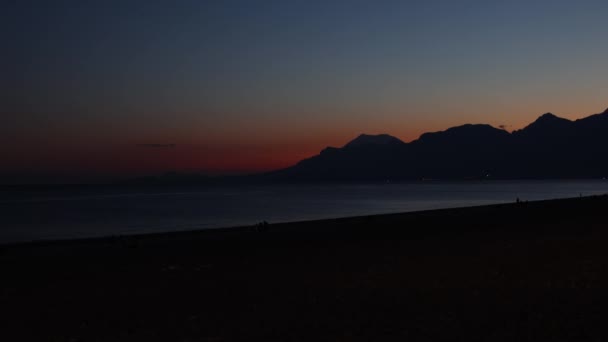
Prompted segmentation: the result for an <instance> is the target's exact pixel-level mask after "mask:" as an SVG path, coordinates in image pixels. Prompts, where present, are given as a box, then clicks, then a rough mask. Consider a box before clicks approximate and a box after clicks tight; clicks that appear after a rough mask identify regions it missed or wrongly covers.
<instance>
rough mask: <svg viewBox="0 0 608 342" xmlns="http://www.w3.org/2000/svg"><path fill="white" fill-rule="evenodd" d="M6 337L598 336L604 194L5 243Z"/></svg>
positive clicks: (601, 332) (605, 308)
mask: <svg viewBox="0 0 608 342" xmlns="http://www.w3.org/2000/svg"><path fill="white" fill-rule="evenodd" d="M0 267H1V272H2V276H1V277H0V339H1V340H3V341H234V340H266V341H268V340H275V341H293V340H300V341H309V340H317V341H351V340H375V341H378V340H413V341H539V340H551V341H601V340H607V339H608V325H606V324H605V323H606V322H608V197H606V196H601V197H590V198H574V199H567V200H554V201H540V202H530V203H519V204H516V203H513V204H502V205H494V206H484V207H474V208H463V209H448V210H435V211H427V212H419V213H407V214H393V215H379V216H366V217H357V218H345V219H336V220H323V221H311V222H300V223H289V224H270V225H269V226H267V227H240V228H233V229H225V230H217V231H200V232H184V233H167V234H154V235H142V236H130V237H112V238H104V239H90V240H79V241H64V242H41V243H31V244H16V245H5V246H1V247H0Z"/></svg>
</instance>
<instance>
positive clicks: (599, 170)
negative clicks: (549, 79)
mask: <svg viewBox="0 0 608 342" xmlns="http://www.w3.org/2000/svg"><path fill="white" fill-rule="evenodd" d="M607 150H608V109H607V110H605V111H604V112H602V113H600V114H595V115H591V116H589V117H586V118H583V119H578V120H574V121H572V120H568V119H564V118H560V117H558V116H556V115H554V114H552V113H547V114H544V115H542V116H540V117H539V118H538V119H537V120H536V121H534V122H533V123H531V124H530V125H528V126H526V127H525V128H523V129H520V130H516V131H513V132H512V133H509V132H507V131H505V130H503V129H498V128H495V127H492V126H490V125H483V124H475V125H473V124H466V125H462V126H458V127H452V128H449V129H447V130H444V131H439V132H430V133H424V134H422V135H421V136H420V137H419V138H418V139H416V140H414V141H412V142H409V143H405V142H403V141H401V140H399V139H397V138H395V137H392V136H390V135H388V134H380V135H367V134H362V135H360V136H358V137H357V138H355V139H354V140H352V141H351V142H349V143H347V144H345V145H344V146H343V147H341V148H336V147H327V148H325V149H324V150H323V151H321V153H320V154H319V155H316V156H313V157H311V158H308V159H305V160H302V161H300V162H299V163H297V164H296V165H294V166H292V167H289V168H286V169H283V170H278V171H275V172H270V173H267V174H265V175H263V177H264V178H266V179H269V180H286V181H352V180H383V181H384V180H419V179H514V178H533V179H539V178H598V177H599V178H603V177H606V176H608V158H606V157H604V153H605V151H607Z"/></svg>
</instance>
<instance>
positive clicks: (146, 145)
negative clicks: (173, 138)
mask: <svg viewBox="0 0 608 342" xmlns="http://www.w3.org/2000/svg"><path fill="white" fill-rule="evenodd" d="M137 146H138V147H149V148H174V147H175V146H176V145H175V144H137Z"/></svg>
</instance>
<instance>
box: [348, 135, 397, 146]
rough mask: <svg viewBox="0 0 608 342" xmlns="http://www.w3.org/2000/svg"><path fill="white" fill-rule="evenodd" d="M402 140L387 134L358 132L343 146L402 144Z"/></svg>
mask: <svg viewBox="0 0 608 342" xmlns="http://www.w3.org/2000/svg"><path fill="white" fill-rule="evenodd" d="M403 143H404V142H403V141H401V140H399V139H397V138H395V137H393V136H392V135H388V134H377V135H370V134H360V135H359V136H358V137H356V138H355V139H354V140H352V141H351V142H349V143H348V144H346V145H344V147H356V146H364V145H389V144H403Z"/></svg>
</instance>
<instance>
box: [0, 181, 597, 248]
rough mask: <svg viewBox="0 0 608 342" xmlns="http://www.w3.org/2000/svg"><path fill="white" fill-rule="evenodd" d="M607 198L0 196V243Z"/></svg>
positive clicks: (404, 192)
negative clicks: (501, 204) (546, 200)
mask: <svg viewBox="0 0 608 342" xmlns="http://www.w3.org/2000/svg"><path fill="white" fill-rule="evenodd" d="M605 193H608V182H607V181H491V182H422V183H396V184H395V183H391V184H368V183H366V184H339V185H332V184H319V185H310V184H307V185H271V186H269V185H266V186H243V187H238V188H237V187H223V188H218V187H213V188H201V187H184V186H180V187H174V188H163V189H162V191H161V190H159V189H158V188H149V189H141V188H140V189H138V190H125V189H122V190H120V189H111V190H99V189H97V190H91V189H89V190H83V189H80V190H74V189H73V190H69V191H49V192H44V193H36V194H23V193H22V194H15V193H12V194H7V193H5V194H2V195H0V214H1V216H0V227H1V228H0V242H10V241H24V240H36V239H59V238H75V237H89V236H103V235H117V234H131V233H147V232H162V231H173V230H190V229H205V228H218V227H228V226H238V225H251V224H254V223H256V222H260V221H268V222H270V223H273V222H286V221H298V220H310V219H321V218H333V217H344V216H357V215H369V214H382V213H395V212H406V211H418V210H428V209H437V208H450V207H462V206H472V205H484V204H492V203H504V202H514V201H515V199H516V198H518V197H519V198H520V199H522V200H540V199H551V198H565V197H577V196H579V195H595V194H605Z"/></svg>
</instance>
